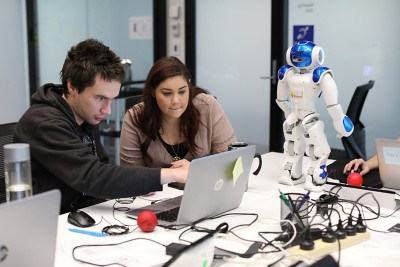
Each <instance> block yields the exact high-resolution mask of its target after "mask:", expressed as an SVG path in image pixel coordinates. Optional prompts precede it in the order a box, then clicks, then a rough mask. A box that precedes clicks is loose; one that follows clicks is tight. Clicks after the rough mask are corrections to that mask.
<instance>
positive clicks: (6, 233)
mask: <svg viewBox="0 0 400 267" xmlns="http://www.w3.org/2000/svg"><path fill="white" fill-rule="evenodd" d="M60 201H61V194H60V192H59V191H58V190H52V191H48V192H44V193H41V194H37V195H33V196H31V197H27V198H24V199H21V200H16V201H12V202H8V203H3V204H1V205H0V221H1V222H3V223H2V227H0V266H2V267H3V266H4V267H6V266H7V267H8V266H10V267H14V266H41V267H53V266H54V260H55V248H56V238H57V223H58V215H59V213H60ZM4 222H7V223H4Z"/></svg>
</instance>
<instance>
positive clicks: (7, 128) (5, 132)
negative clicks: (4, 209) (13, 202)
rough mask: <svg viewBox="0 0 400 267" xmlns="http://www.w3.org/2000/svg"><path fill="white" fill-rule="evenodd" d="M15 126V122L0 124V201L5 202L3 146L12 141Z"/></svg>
mask: <svg viewBox="0 0 400 267" xmlns="http://www.w3.org/2000/svg"><path fill="white" fill-rule="evenodd" d="M16 126H17V123H16V122H13V123H7V124H2V125H0V203H3V202H6V181H5V174H4V149H3V146H4V145H7V144H11V143H12V142H13V135H14V131H15V127H16Z"/></svg>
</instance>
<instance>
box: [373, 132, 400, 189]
mask: <svg viewBox="0 0 400 267" xmlns="http://www.w3.org/2000/svg"><path fill="white" fill-rule="evenodd" d="M375 145H376V154H377V156H378V164H379V174H380V176H381V181H382V184H383V187H387V188H392V189H397V190H400V141H399V140H391V139H383V138H377V139H376V140H375Z"/></svg>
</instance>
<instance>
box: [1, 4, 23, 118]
mask: <svg viewBox="0 0 400 267" xmlns="http://www.w3.org/2000/svg"><path fill="white" fill-rule="evenodd" d="M25 14H26V11H25V0H2V1H0V36H1V41H0V84H1V85H0V86H1V88H0V107H1V112H0V123H9V122H15V121H18V120H19V118H20V117H21V116H22V114H23V113H24V112H25V110H26V109H27V108H28V106H29V99H28V98H27V95H28V94H29V83H28V81H29V78H28V56H27V53H28V52H27V39H26V36H27V35H26V15H25Z"/></svg>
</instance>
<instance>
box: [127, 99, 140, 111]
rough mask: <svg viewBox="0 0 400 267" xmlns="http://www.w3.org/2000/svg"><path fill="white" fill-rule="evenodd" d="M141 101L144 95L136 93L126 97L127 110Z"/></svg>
mask: <svg viewBox="0 0 400 267" xmlns="http://www.w3.org/2000/svg"><path fill="white" fill-rule="evenodd" d="M141 101H142V95H134V96H129V97H127V98H125V112H126V111H128V109H130V108H131V107H133V106H134V105H136V104H137V103H139V102H141Z"/></svg>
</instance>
